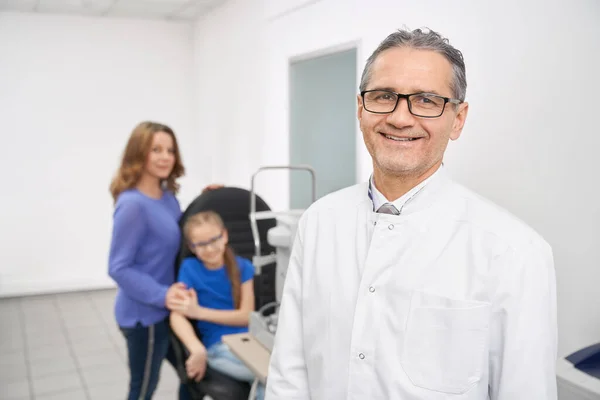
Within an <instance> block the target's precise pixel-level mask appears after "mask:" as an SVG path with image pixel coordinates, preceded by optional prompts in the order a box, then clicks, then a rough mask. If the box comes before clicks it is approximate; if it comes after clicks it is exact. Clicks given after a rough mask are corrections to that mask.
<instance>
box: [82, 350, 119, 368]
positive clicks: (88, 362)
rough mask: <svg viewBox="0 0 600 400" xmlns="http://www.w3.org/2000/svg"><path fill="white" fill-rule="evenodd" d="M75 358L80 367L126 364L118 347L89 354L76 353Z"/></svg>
mask: <svg viewBox="0 0 600 400" xmlns="http://www.w3.org/2000/svg"><path fill="white" fill-rule="evenodd" d="M75 359H76V361H77V365H78V366H79V368H80V369H85V368H90V367H101V366H105V365H125V363H124V362H123V358H122V357H121V355H120V354H119V353H118V352H117V350H116V349H111V350H107V351H104V352H98V353H92V354H87V355H81V354H75Z"/></svg>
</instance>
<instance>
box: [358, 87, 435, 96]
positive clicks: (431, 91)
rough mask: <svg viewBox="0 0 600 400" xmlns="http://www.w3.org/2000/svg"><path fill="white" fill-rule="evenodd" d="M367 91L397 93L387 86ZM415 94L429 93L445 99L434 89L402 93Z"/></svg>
mask: <svg viewBox="0 0 600 400" xmlns="http://www.w3.org/2000/svg"><path fill="white" fill-rule="evenodd" d="M369 90H387V91H388V92H394V93H398V92H396V90H395V89H394V88H393V87H389V86H386V87H374V88H372V89H369ZM415 93H431V94H435V95H438V96H442V97H445V96H444V95H442V94H440V92H438V91H437V90H434V89H430V90H413V91H411V92H410V93H404V94H415Z"/></svg>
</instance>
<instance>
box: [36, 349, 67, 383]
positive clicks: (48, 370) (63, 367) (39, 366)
mask: <svg viewBox="0 0 600 400" xmlns="http://www.w3.org/2000/svg"><path fill="white" fill-rule="evenodd" d="M29 369H30V373H31V377H32V378H33V379H34V380H35V379H38V378H43V377H46V376H56V375H61V374H65V373H77V364H75V361H74V360H73V358H72V357H71V356H70V355H69V354H65V355H63V356H62V357H58V358H53V359H48V360H41V361H37V362H32V363H30V365H29Z"/></svg>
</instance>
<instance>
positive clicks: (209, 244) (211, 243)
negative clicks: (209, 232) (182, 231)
mask: <svg viewBox="0 0 600 400" xmlns="http://www.w3.org/2000/svg"><path fill="white" fill-rule="evenodd" d="M221 239H223V232H221V233H220V234H219V235H217V236H215V237H213V238H211V239H209V240H207V241H205V242H196V243H190V245H191V247H192V248H193V249H196V250H200V251H205V250H208V249H209V248H214V249H217V248H219V245H220V244H221Z"/></svg>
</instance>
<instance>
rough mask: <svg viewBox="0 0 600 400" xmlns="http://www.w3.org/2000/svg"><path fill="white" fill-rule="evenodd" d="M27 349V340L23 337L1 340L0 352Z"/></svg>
mask: <svg viewBox="0 0 600 400" xmlns="http://www.w3.org/2000/svg"><path fill="white" fill-rule="evenodd" d="M24 351H25V340H24V339H23V337H19V338H14V339H12V340H2V341H0V354H5V353H16V352H20V353H23V352H24Z"/></svg>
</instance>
